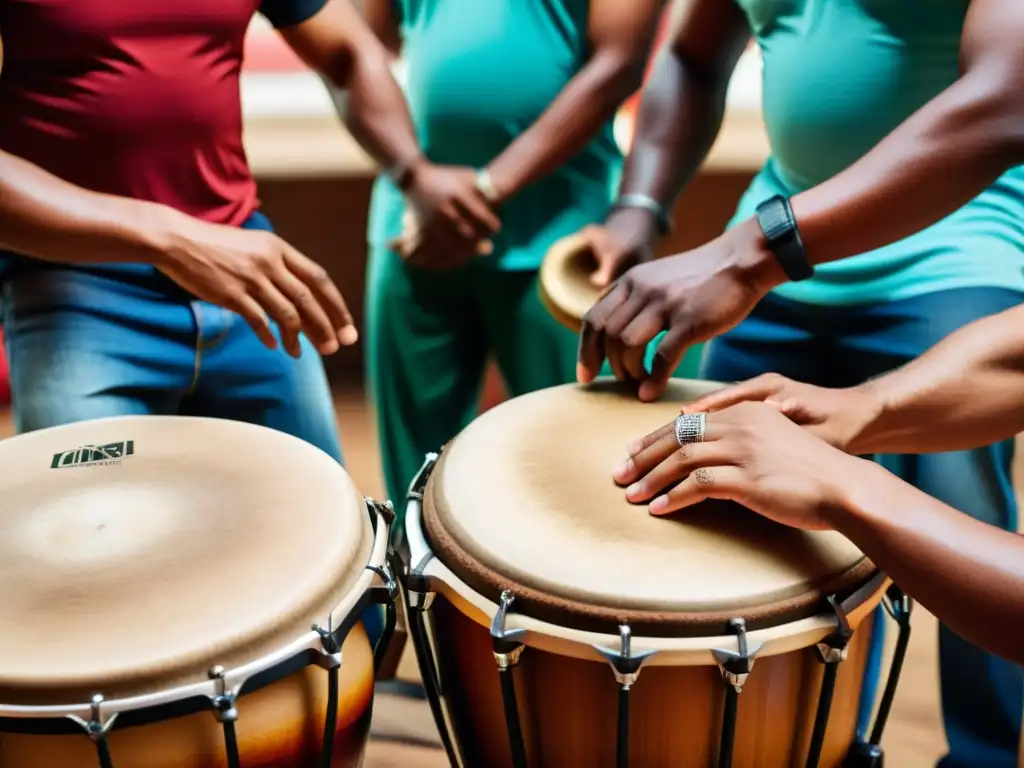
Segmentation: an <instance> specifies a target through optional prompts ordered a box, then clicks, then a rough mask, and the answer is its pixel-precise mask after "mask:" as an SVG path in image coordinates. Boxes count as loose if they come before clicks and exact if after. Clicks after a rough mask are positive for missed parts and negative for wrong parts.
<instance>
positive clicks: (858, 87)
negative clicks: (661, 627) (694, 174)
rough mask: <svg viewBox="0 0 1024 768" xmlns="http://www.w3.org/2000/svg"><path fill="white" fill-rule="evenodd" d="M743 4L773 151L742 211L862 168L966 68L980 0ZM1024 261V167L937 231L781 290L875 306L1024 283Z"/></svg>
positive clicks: (761, 0)
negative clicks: (963, 61)
mask: <svg viewBox="0 0 1024 768" xmlns="http://www.w3.org/2000/svg"><path fill="white" fill-rule="evenodd" d="M739 4H740V5H741V6H742V7H743V9H744V10H745V11H746V13H747V16H748V19H749V21H750V25H751V29H752V31H753V33H754V35H755V37H756V39H757V42H758V44H759V46H760V48H761V51H762V54H763V58H764V78H763V85H764V88H763V93H764V97H763V98H764V102H763V109H764V117H765V123H766V126H767V130H768V134H769V139H770V141H771V148H772V158H771V160H770V161H769V164H768V166H767V167H766V168H765V169H764V170H763V171H762V173H761V174H760V175H759V176H758V178H757V179H755V182H754V184H753V186H752V188H751V190H750V192H749V193H748V195H747V197H746V199H744V201H743V203H742V204H741V207H740V211H739V212H738V215H737V218H740V217H742V218H745V217H747V216H749V215H751V214H752V213H753V209H754V207H755V206H756V205H757V204H758V203H759V202H760V201H761V200H764V199H765V198H767V197H769V196H771V195H773V194H779V193H781V194H787V195H791V194H795V193H796V192H799V191H801V190H804V189H808V188H810V187H813V186H815V185H817V184H820V183H821V182H823V181H825V180H827V179H829V178H831V177H833V176H835V175H836V174H838V173H840V172H841V171H843V170H844V169H846V168H848V167H849V166H851V165H853V164H854V163H855V162H857V160H859V159H860V158H861V157H862V156H864V155H865V154H866V153H867V152H869V151H870V150H871V149H872V148H873V147H874V146H875V145H877V144H878V143H879V142H880V141H882V140H883V139H884V138H885V137H886V136H887V135H888V134H890V133H891V132H892V131H893V130H894V129H896V128H897V127H898V126H899V125H900V124H901V123H902V122H903V121H904V120H906V119H907V118H908V117H909V116H910V115H911V114H913V113H914V112H916V111H917V110H918V109H920V108H921V107H922V106H923V105H924V104H926V103H927V102H928V101H930V100H931V99H933V98H934V97H935V96H937V95H938V94H939V93H940V92H941V91H943V90H944V89H946V88H948V87H949V86H950V85H952V84H953V83H954V82H955V80H956V79H957V77H958V74H959V54H960V39H961V35H962V32H963V26H964V19H965V16H966V13H967V7H968V5H969V0H739ZM895 215H899V213H898V211H897V212H895ZM866 225H869V224H866ZM1022 267H1024V168H1017V169H1014V170H1011V171H1009V172H1008V173H1007V174H1005V175H1004V176H1003V177H1002V178H1001V179H1000V180H999V181H998V182H997V183H996V184H994V185H993V186H992V187H991V188H989V189H988V190H986V191H985V192H984V193H983V194H982V195H981V196H980V197H979V198H977V199H976V200H975V201H973V202H972V203H970V204H968V205H967V206H966V207H965V208H964V209H962V210H961V211H960V212H958V213H957V214H954V215H953V216H951V217H949V218H947V219H946V220H944V221H942V222H940V223H939V224H937V225H935V226H934V227H932V228H930V229H929V230H926V231H925V232H922V233H920V234H919V235H916V236H914V237H911V238H908V239H907V240H905V241H903V242H900V243H897V244H894V245H892V246H889V247H887V248H883V249H881V250H878V251H875V252H872V253H870V254H866V255H863V256H859V257H856V258H854V259H847V260H843V261H841V262H837V263H833V264H827V265H824V266H823V267H821V268H819V270H818V274H819V277H818V278H817V279H815V280H809V281H806V282H805V283H801V284H794V285H788V286H785V287H783V288H782V289H780V293H782V294H784V295H786V296H787V297H789V298H793V299H796V300H802V301H808V302H813V303H872V302H876V301H888V300H894V299H898V298H908V297H910V296H912V295H915V294H920V293H927V292H930V291H935V290H942V289H945V288H954V287H960V286H980V285H998V286H1004V287H1006V286H1009V287H1019V288H1020V289H1021V290H1024V274H1022Z"/></svg>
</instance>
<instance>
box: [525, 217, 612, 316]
mask: <svg viewBox="0 0 1024 768" xmlns="http://www.w3.org/2000/svg"><path fill="white" fill-rule="evenodd" d="M596 269H597V261H596V260H595V259H594V255H593V254H592V253H591V252H590V249H589V248H588V247H587V241H586V240H585V239H584V238H583V237H582V236H581V235H570V236H569V237H565V238H562V239H561V240H559V241H558V242H556V243H555V244H554V245H552V246H551V248H549V249H548V252H547V254H545V256H544V261H543V262H541V265H540V275H539V277H538V280H537V283H538V286H539V288H540V297H541V301H543V302H544V306H545V307H547V310H548V312H550V313H551V314H552V315H553V316H554V317H555V319H556V320H558V322H560V323H561V324H562V325H564V326H566V327H567V328H569V329H571V330H573V331H575V332H576V333H579V332H580V329H581V327H582V325H583V316H584V315H585V314H587V311H588V310H589V309H590V308H591V307H592V306H594V304H595V303H596V302H597V300H598V299H599V298H601V295H602V293H603V291H602V289H600V288H595V287H594V286H593V285H592V284H591V282H590V276H591V275H592V274H593V273H594V271H595V270H596Z"/></svg>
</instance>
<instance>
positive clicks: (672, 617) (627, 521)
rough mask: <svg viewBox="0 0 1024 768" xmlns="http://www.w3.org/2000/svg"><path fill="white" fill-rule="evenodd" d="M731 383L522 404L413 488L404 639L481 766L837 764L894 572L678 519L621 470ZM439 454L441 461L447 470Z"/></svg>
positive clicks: (451, 451) (691, 514)
mask: <svg viewBox="0 0 1024 768" xmlns="http://www.w3.org/2000/svg"><path fill="white" fill-rule="evenodd" d="M714 386H715V385H712V384H707V383H698V382H682V381H675V382H673V383H672V386H671V388H670V391H669V393H668V395H667V397H666V398H665V399H663V400H662V401H661V402H659V403H656V404H642V403H639V402H638V401H637V400H636V399H635V397H631V396H629V395H627V394H625V393H624V392H623V391H622V390H621V389H620V388H619V387H618V386H617V385H614V384H611V383H608V382H599V383H598V384H596V385H592V386H590V387H586V388H584V387H578V386H576V385H571V386H565V387H556V388H554V389H550V390H545V391H541V392H536V393H533V394H531V395H526V396H524V397H520V398H516V399H514V400H511V401H508V402H506V403H504V404H502V405H500V406H498V407H496V408H494V409H492V410H490V411H488V412H487V413H485V414H484V415H483V416H481V417H480V418H479V419H478V420H477V421H475V422H474V423H473V424H471V425H470V426H469V427H468V428H467V429H466V430H464V431H463V432H462V433H461V434H460V435H459V436H458V437H457V438H456V439H455V440H454V441H453V442H452V443H450V444H449V445H448V446H446V447H445V449H444V450H443V452H442V453H441V455H440V457H439V458H437V457H428V462H427V464H426V465H425V467H424V471H423V472H422V473H421V476H420V478H418V480H417V482H416V483H415V484H414V485H413V488H412V490H411V492H410V500H409V506H408V510H407V526H408V531H409V542H410V550H411V558H410V563H409V572H408V573H407V574H406V576H405V584H406V587H407V592H408V594H407V603H408V605H409V624H410V632H411V635H412V637H413V640H414V642H415V643H416V649H417V655H418V658H419V661H420V665H421V668H422V672H423V676H424V680H425V685H426V686H427V688H428V693H430V695H431V700H432V706H433V708H434V713H435V718H436V719H437V721H438V723H439V725H440V728H441V732H442V738H443V740H444V741H445V744H446V748H447V749H448V750H449V756H450V758H451V759H452V762H453V763H454V764H456V765H462V766H467V767H468V768H502V767H503V766H515V767H517V768H521V767H522V766H531V767H534V766H556V767H557V768H573V767H575V766H579V767H580V768H604V767H607V768H611V767H612V766H619V767H620V768H621V767H623V766H626V765H631V766H634V768H661V767H662V766H664V767H665V768H669V767H671V768H681V767H685V766H700V767H701V768H704V767H706V766H737V767H739V766H743V767H744V768H748V767H750V768H752V767H754V766H757V767H758V768H775V767H778V768H782V767H783V766H805V765H809V766H823V767H828V768H835V767H836V766H839V765H840V764H841V762H842V761H843V759H844V758H845V757H846V756H847V754H848V752H849V751H850V748H851V745H852V744H853V742H854V731H855V727H856V718H857V711H858V706H859V699H860V692H861V687H862V680H863V675H864V670H865V665H866V661H867V653H868V647H869V645H870V642H869V641H870V639H871V633H872V627H873V609H874V608H875V607H876V606H877V605H878V604H879V602H880V601H881V600H882V599H883V596H884V594H885V592H886V589H887V587H888V581H887V579H886V578H885V577H884V575H883V574H881V573H880V572H879V571H878V570H877V569H876V568H875V566H874V565H873V564H872V563H871V562H870V561H869V560H868V559H867V558H866V557H865V556H864V555H863V554H862V553H861V552H860V551H859V550H858V549H857V548H856V547H855V546H854V545H853V544H852V543H851V542H849V541H848V540H847V539H846V538H844V537H843V536H841V535H839V534H837V533H834V532H807V531H799V530H794V529H789V528H785V527H783V526H780V525H777V524H775V523H772V522H771V521H768V520H766V519H764V518H762V517H759V516H757V515H755V514H753V513H752V512H750V511H749V510H744V509H742V508H740V507H738V506H736V505H731V504H725V503H707V504H704V505H702V506H701V507H698V508H693V509H690V510H687V511H685V512H683V513H680V514H677V515H675V516H672V517H667V518H656V517H652V516H651V515H649V514H648V512H647V510H646V508H644V507H634V506H631V505H630V504H628V503H627V502H626V501H625V498H624V492H623V490H622V489H621V488H619V487H617V486H616V485H615V484H614V482H613V481H612V479H611V473H612V470H613V468H614V467H615V465H616V464H617V463H619V462H621V461H622V459H623V458H624V452H625V447H626V445H628V444H629V442H631V441H632V440H634V439H636V438H637V437H639V436H641V435H643V434H645V433H646V432H648V431H651V430H653V429H655V428H657V427H658V426H660V425H662V424H664V423H666V422H669V421H671V420H672V419H673V418H674V417H675V416H676V415H677V414H678V412H679V406H680V405H681V404H682V403H683V402H685V401H688V400H691V399H693V397H695V396H697V395H699V394H701V393H703V392H706V391H708V390H709V389H710V388H712V387H714ZM435 460H436V461H435Z"/></svg>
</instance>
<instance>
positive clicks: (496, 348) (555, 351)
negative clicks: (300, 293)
mask: <svg viewBox="0 0 1024 768" xmlns="http://www.w3.org/2000/svg"><path fill="white" fill-rule="evenodd" d="M366 293H367V311H366V337H365V338H366V354H367V373H368V375H369V392H370V395H371V397H372V399H373V404H374V407H375V410H376V414H377V427H378V434H379V438H380V444H381V457H382V461H383V465H384V481H385V484H386V487H387V493H388V498H390V499H391V500H392V501H393V502H394V504H395V510H396V512H397V514H398V518H397V520H396V522H395V528H396V532H397V531H398V530H401V528H402V521H403V518H404V514H405V497H406V491H407V490H408V487H409V483H410V482H412V479H413V477H414V476H415V474H416V472H417V471H418V470H419V468H420V466H421V465H422V464H423V458H424V456H425V454H427V453H429V452H430V451H436V450H438V449H439V448H440V447H441V446H442V445H444V443H446V442H447V441H449V440H451V439H452V438H453V437H455V435H457V434H458V433H459V432H460V431H461V430H462V429H463V427H465V426H467V425H468V424H469V423H470V421H472V420H473V419H474V417H475V416H476V414H477V405H478V402H479V397H480V387H481V384H482V382H483V375H484V372H485V368H486V364H487V361H488V358H489V356H490V355H493V357H494V360H495V361H496V363H497V365H498V368H499V369H500V371H501V374H502V377H503V378H504V380H505V386H506V388H507V390H508V392H509V394H510V395H511V396H513V397H515V396H518V395H523V394H526V393H528V392H532V391H534V390H537V389H543V388H545V387H552V386H556V385H558V384H564V383H566V382H570V381H574V380H575V377H576V349H577V345H578V337H577V335H576V334H575V333H573V332H572V331H570V330H568V329H567V328H565V327H564V326H562V325H560V324H559V323H558V322H557V321H556V320H555V319H554V318H553V317H552V316H551V315H550V314H549V313H548V311H547V309H545V307H544V305H543V303H541V300H540V295H539V293H538V290H537V273H536V272H535V271H514V270H500V269H496V268H495V267H494V266H493V264H492V263H490V262H488V261H485V260H483V259H481V260H479V261H474V262H471V263H469V264H467V265H466V266H465V267H462V268H460V269H457V270H452V271H448V272H427V271H423V270H415V269H410V268H409V267H407V266H406V265H405V263H404V262H403V261H402V260H401V258H399V257H398V256H397V255H395V254H394V253H393V252H392V251H390V250H388V249H386V248H383V247H372V248H371V249H370V264H369V270H368V275H367V292H366ZM699 354H700V351H699V349H695V350H691V352H690V353H689V354H688V355H687V359H686V360H684V362H683V365H682V366H680V369H679V371H678V372H677V375H682V376H694V375H695V374H696V368H697V365H696V363H697V361H698V360H699Z"/></svg>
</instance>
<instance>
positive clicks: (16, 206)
mask: <svg viewBox="0 0 1024 768" xmlns="http://www.w3.org/2000/svg"><path fill="white" fill-rule="evenodd" d="M179 217H180V214H176V213H175V212H174V211H172V210H170V209H168V208H165V207H163V206H160V205H156V204H154V203H147V202H142V201H139V200H132V199H129V198H124V197H114V196H111V195H101V194H97V193H95V192H90V191H88V190H85V189H82V188H81V187H76V186H74V185H72V184H68V183H67V182H65V181H62V180H61V179H58V178H57V177H56V176H54V175H52V174H50V173H47V172H46V171H44V170H42V169H41V168H39V167H38V166H35V165H33V164H32V163H29V162H27V161H25V160H22V159H20V158H17V157H14V156H13V155H10V154H7V153H6V152H0V248H2V249H4V250H10V251H14V252H16V253H21V254H25V255H26V256H33V257H35V258H37V259H43V260H45V261H55V262H61V263H70V264H96V263H101V262H103V263H110V262H122V263H149V264H160V263H162V262H163V259H164V257H165V255H166V254H167V252H168V250H169V249H170V247H171V242H170V233H171V229H172V226H173V221H174V220H175V219H176V218H179Z"/></svg>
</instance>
